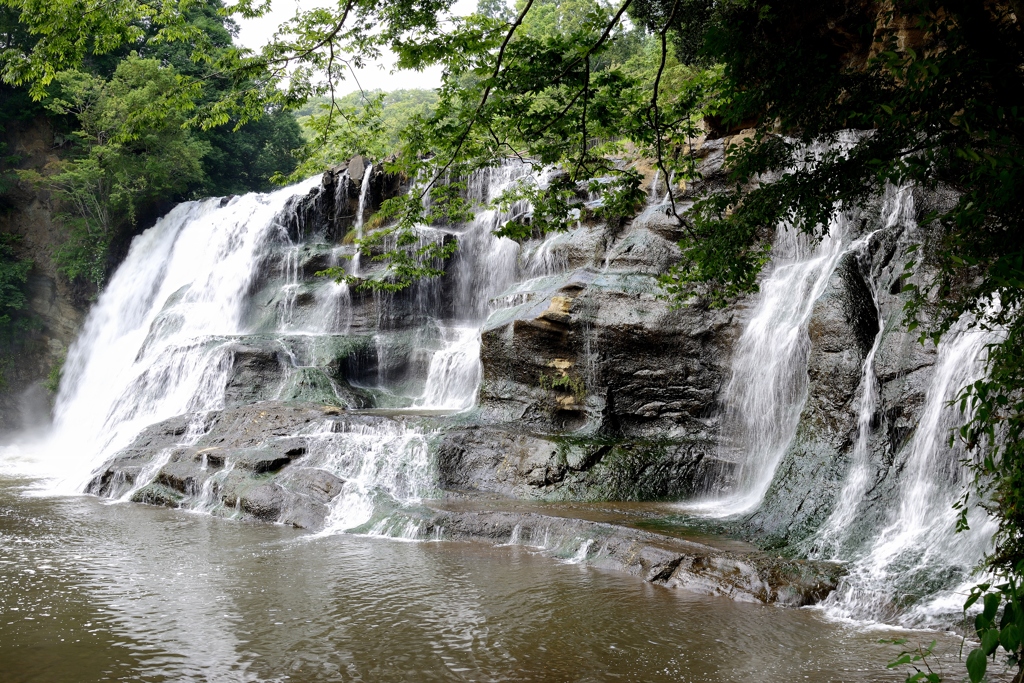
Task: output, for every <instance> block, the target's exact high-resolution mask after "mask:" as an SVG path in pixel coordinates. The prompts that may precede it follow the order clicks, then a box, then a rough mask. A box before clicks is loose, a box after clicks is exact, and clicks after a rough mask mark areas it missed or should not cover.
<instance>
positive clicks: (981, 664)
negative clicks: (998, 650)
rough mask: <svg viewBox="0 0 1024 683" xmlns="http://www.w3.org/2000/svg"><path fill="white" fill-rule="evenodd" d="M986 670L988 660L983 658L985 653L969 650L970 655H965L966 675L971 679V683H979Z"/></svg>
mask: <svg viewBox="0 0 1024 683" xmlns="http://www.w3.org/2000/svg"><path fill="white" fill-rule="evenodd" d="M986 668H988V660H987V659H986V658H985V653H984V652H982V651H981V649H980V648H976V649H974V650H971V653H970V654H969V655H967V675H968V676H969V677H970V679H971V683H979V681H981V679H982V678H984V676H985V669H986Z"/></svg>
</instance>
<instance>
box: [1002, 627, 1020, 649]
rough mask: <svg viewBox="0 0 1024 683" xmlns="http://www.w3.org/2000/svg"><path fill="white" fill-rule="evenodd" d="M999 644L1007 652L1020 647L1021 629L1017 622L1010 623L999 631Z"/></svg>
mask: <svg viewBox="0 0 1024 683" xmlns="http://www.w3.org/2000/svg"><path fill="white" fill-rule="evenodd" d="M999 644H1000V645H1002V646H1003V649H1004V650H1006V651H1007V652H1016V651H1017V648H1018V647H1020V630H1019V629H1018V628H1017V625H1016V624H1010V625H1009V626H1007V627H1006V628H1004V629H1003V630H1002V631H1000V633H999Z"/></svg>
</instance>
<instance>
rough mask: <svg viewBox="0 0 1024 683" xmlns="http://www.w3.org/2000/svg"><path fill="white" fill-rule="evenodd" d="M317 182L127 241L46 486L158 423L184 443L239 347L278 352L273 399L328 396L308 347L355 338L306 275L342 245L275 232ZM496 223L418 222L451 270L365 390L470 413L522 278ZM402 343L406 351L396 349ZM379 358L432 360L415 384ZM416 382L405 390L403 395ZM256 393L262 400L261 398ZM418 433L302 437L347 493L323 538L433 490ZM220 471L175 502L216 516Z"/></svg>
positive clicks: (494, 177)
mask: <svg viewBox="0 0 1024 683" xmlns="http://www.w3.org/2000/svg"><path fill="white" fill-rule="evenodd" d="M371 173H372V169H367V171H366V172H365V173H364V176H363V181H362V183H361V186H360V200H359V202H360V203H359V211H358V212H357V217H356V219H357V220H356V224H355V226H356V230H357V231H358V230H360V229H361V227H362V225H363V223H364V219H365V211H366V210H367V203H368V188H369V186H370V183H369V178H370V175H371ZM529 173H530V168H529V167H527V166H524V165H520V164H509V165H507V166H505V167H501V168H498V169H492V170H489V171H484V172H481V173H478V174H475V175H474V176H473V177H472V178H471V182H470V187H469V195H470V197H471V199H475V200H476V201H477V202H479V203H480V204H486V203H487V202H489V201H490V200H491V199H493V198H494V197H496V196H497V194H498V193H499V192H501V191H502V190H503V189H504V187H506V186H507V185H508V183H510V182H513V181H514V180H516V179H518V178H520V177H523V176H524V175H528V174H529ZM318 184H319V178H314V179H310V180H309V181H306V182H304V183H301V184H299V185H297V186H294V187H291V188H287V189H284V190H281V191H279V192H275V193H273V194H270V195H259V194H253V195H247V196H244V197H239V198H234V199H232V200H230V201H226V200H220V199H213V200H207V201H204V202H193V203H188V204H183V205H181V206H179V207H177V208H175V209H174V210H173V211H172V212H171V213H169V214H168V215H167V216H165V217H164V218H163V219H161V220H160V221H159V222H158V223H157V224H156V225H155V226H154V227H153V228H151V229H150V230H147V231H146V232H145V233H144V234H142V235H140V236H139V237H138V238H136V240H135V241H134V242H133V245H132V247H131V249H130V251H129V254H128V256H127V258H126V259H125V262H124V263H123V264H122V265H121V267H120V268H119V269H118V271H117V272H116V273H115V275H114V277H113V278H112V279H111V282H110V284H109V286H108V287H107V289H106V290H105V291H104V292H103V294H102V296H101V298H100V301H99V302H98V303H97V305H96V306H95V307H94V309H93V311H92V312H91V314H90V317H89V319H88V321H87V323H86V326H85V329H84V331H83V333H82V335H81V337H80V338H79V339H78V341H77V342H76V344H75V345H74V347H73V348H72V350H71V354H70V356H69V358H68V362H67V366H66V374H65V378H64V382H63V384H62V390H61V394H60V397H59V399H58V404H57V411H56V421H55V425H54V429H53V434H52V436H51V438H50V439H49V440H48V442H47V443H46V444H45V445H44V447H43V448H41V449H40V451H41V454H40V457H39V460H40V461H41V462H43V463H44V464H45V465H47V466H48V468H49V471H50V472H52V473H54V474H56V475H58V477H59V479H60V480H61V483H60V484H59V486H58V489H57V490H58V491H68V492H70V491H74V490H78V489H79V488H80V487H81V486H83V485H84V483H85V482H87V481H88V480H89V479H90V475H91V473H92V472H93V471H94V469H95V468H96V467H97V466H98V465H100V464H102V463H103V462H105V461H106V460H107V459H108V458H110V457H111V456H112V455H113V454H114V453H116V452H117V451H119V450H120V449H121V448H123V447H125V446H126V445H128V444H129V443H130V442H131V441H132V439H134V437H135V436H136V435H137V434H138V433H139V432H140V431H141V430H142V429H144V428H145V427H147V426H149V425H151V424H154V423H157V422H160V421H162V420H165V419H168V418H171V417H175V416H178V415H189V416H191V417H192V420H191V423H190V425H189V427H188V428H187V429H186V431H185V433H184V434H182V436H181V437H180V440H179V445H187V444H190V443H195V441H196V440H198V439H199V438H200V437H201V436H202V434H203V430H204V429H205V428H206V427H205V425H206V419H205V416H206V415H207V414H208V413H209V411H212V410H217V409H221V408H223V407H225V392H226V385H227V384H228V382H229V381H230V379H231V377H233V376H234V375H233V373H234V372H235V354H236V348H239V344H241V345H243V346H244V345H250V346H251V347H252V345H255V346H254V347H252V348H267V345H268V344H269V345H270V348H274V349H277V351H276V352H275V353H277V354H278V357H279V359H280V361H279V362H280V363H281V364H282V367H281V373H282V375H281V380H280V381H281V382H282V384H281V387H280V388H279V389H278V394H277V395H278V396H281V392H282V391H285V390H286V389H288V388H289V387H293V386H307V387H313V389H316V390H318V391H320V390H322V391H326V392H328V394H329V393H331V391H332V389H331V387H334V391H337V385H335V384H334V380H333V379H331V378H330V377H328V376H326V375H324V374H323V372H322V371H321V370H320V368H319V367H318V366H317V365H316V363H317V362H318V361H317V360H316V359H317V357H318V353H319V352H318V351H317V349H319V348H321V347H323V346H324V344H328V345H330V344H335V345H337V344H339V343H341V344H342V345H344V344H350V343H358V339H359V338H358V337H356V338H354V339H355V340H356V342H349V341H346V339H348V337H347V335H348V333H349V330H350V328H351V326H352V316H353V313H352V295H351V293H350V291H349V289H348V286H347V285H346V284H344V283H334V282H330V281H328V280H326V279H324V280H311V279H310V278H309V275H308V273H309V272H310V270H309V269H310V266H309V265H308V263H309V259H316V258H326V259H327V263H328V264H331V265H336V264H337V263H338V262H339V261H340V258H339V249H342V250H343V249H344V247H333V248H332V247H331V246H330V245H328V244H326V243H324V241H323V237H322V236H319V234H309V235H306V234H304V232H309V231H305V230H303V229H300V230H299V231H298V234H297V235H295V234H291V233H290V232H289V230H290V228H288V227H287V226H288V225H290V222H289V221H291V220H292V218H291V217H292V216H293V214H295V211H296V210H297V209H293V208H291V204H292V203H293V202H295V201H297V200H298V199H299V198H301V197H303V196H305V195H307V194H308V193H309V191H310V190H312V189H313V188H315V187H316V186H317V185H318ZM342 185H343V183H338V186H342ZM338 196H339V197H341V198H342V199H344V197H343V196H342V195H340V194H339V195H338ZM335 199H336V200H338V197H335ZM303 201H307V200H305V199H304V200H303ZM314 201H319V200H318V199H316V200H314ZM336 205H338V206H343V204H337V201H336ZM517 209H518V210H521V209H522V207H517ZM295 215H297V214H295ZM507 217H508V216H507V214H504V213H502V212H499V211H497V210H492V209H486V210H481V211H480V212H479V213H478V214H477V216H476V218H475V219H474V220H473V221H471V222H470V223H468V224H466V225H463V226H454V227H446V228H443V229H441V228H433V227H429V226H422V227H421V231H422V233H423V239H424V240H436V239H444V238H445V237H446V235H448V234H452V233H454V234H457V235H458V237H459V239H460V240H461V249H460V251H459V253H458V257H457V258H456V259H455V261H454V262H453V263H451V264H449V270H450V276H449V278H448V279H447V282H448V284H446V285H445V287H446V288H447V292H446V293H445V294H444V295H443V296H439V295H438V294H437V293H436V292H435V293H433V294H431V292H434V290H433V289H431V288H435V289H436V286H437V285H436V284H428V285H427V286H426V288H425V289H424V288H423V287H420V288H419V289H420V290H422V291H423V292H425V293H427V294H429V296H427V295H424V296H421V295H419V294H416V295H415V296H414V297H413V300H412V308H411V309H410V310H412V311H414V312H415V314H416V315H418V316H420V318H421V319H423V320H425V322H424V323H423V324H421V326H420V327H419V328H415V329H413V330H411V331H402V330H399V332H398V334H399V336H398V337H397V338H395V337H394V335H393V333H390V332H388V331H386V330H384V329H381V330H380V331H378V332H377V333H376V334H375V340H376V353H375V357H376V361H375V362H376V363H377V366H378V372H377V376H378V386H376V387H371V389H372V390H374V391H379V392H384V393H386V394H389V395H390V396H392V397H393V400H392V403H391V404H388V405H393V404H394V403H395V402H397V403H398V406H399V407H401V406H403V405H404V406H408V407H411V408H412V409H413V410H419V411H424V410H448V411H451V410H463V409H466V408H469V407H471V406H472V405H473V404H474V403H475V400H476V392H477V387H478V385H479V381H480V361H479V349H480V327H481V326H482V324H483V322H484V320H485V319H486V317H487V315H488V314H489V313H490V311H491V307H492V304H491V298H492V297H493V296H495V295H496V294H497V293H499V292H501V291H502V290H504V289H506V288H507V287H508V286H509V284H510V283H511V282H513V281H514V279H515V278H516V276H517V274H518V269H519V265H518V256H519V248H518V246H517V245H516V244H515V243H514V242H512V241H510V240H507V239H500V238H497V237H495V236H494V235H493V234H492V232H493V231H494V230H495V229H496V228H497V227H498V226H499V225H500V223H501V221H503V220H507ZM315 231H316V226H313V231H312V232H313V233H315ZM318 254H319V255H320V256H318ZM313 262H314V263H315V262H316V261H313ZM354 267H356V268H358V264H354ZM415 291H418V290H414V292H415ZM374 301H375V304H374V305H375V306H376V307H377V308H378V309H380V310H383V307H385V306H386V305H387V304H386V301H385V300H384V299H381V298H380V297H378V298H377V299H375V300H374ZM401 305H406V304H401ZM382 315H384V317H385V318H387V315H389V314H387V313H382ZM401 315H407V313H401ZM406 320H410V319H409V318H406ZM411 320H413V321H415V320H416V318H412V319H411ZM403 324H406V325H408V324H409V323H408V322H405V323H403ZM409 334H411V338H412V348H410V347H409V345H408V344H409V342H408V341H403V339H407V338H408V335H409ZM402 335H405V336H404V337H403V336H402ZM260 345H262V346H260ZM335 347H336V346H335ZM335 347H330V346H328V347H326V348H335ZM391 358H394V362H395V363H398V366H397V367H408V368H409V369H407V370H404V371H403V372H406V373H414V372H415V371H416V370H415V368H416V366H415V365H411V366H410V365H409V362H410V360H411V361H413V362H414V363H415V362H421V363H422V362H423V361H417V360H416V359H417V358H426V359H428V361H427V362H426V364H425V365H423V366H421V367H422V370H421V372H422V373H423V374H422V376H421V377H420V379H419V380H415V376H413V378H412V379H411V380H410V379H409V378H405V377H399V378H398V379H397V380H395V379H393V378H392V377H391V376H390V375H389V374H388V372H387V369H388V367H389V363H390V362H391V361H390V360H389V359H391ZM403 358H404V359H405V360H403ZM403 364H404V365H403ZM396 381H397V384H396V383H395V382H396ZM417 381H418V384H417ZM417 386H418V387H419V391H418V392H417V393H414V394H411V395H410V394H408V393H407V392H408V391H409V390H410V389H409V387H411V388H412V390H413V391H416V387H417ZM317 387H319V389H317ZM288 391H291V390H290V389H288ZM403 392H406V393H403ZM292 395H294V394H293V393H287V396H292ZM303 395H305V394H303ZM314 395H316V394H314ZM267 397H268V398H274V394H273V392H272V391H271V393H270V395H269V396H267ZM307 400H308V399H307ZM312 400H317V399H316V398H313V399H312ZM427 436H428V435H426V434H424V433H422V432H421V431H420V430H419V428H416V427H413V426H409V425H406V424H404V423H400V422H395V423H391V422H387V421H384V422H382V423H381V424H380V425H378V426H377V427H373V428H370V427H366V426H365V425H364V426H362V427H359V426H356V427H354V428H353V429H351V430H349V431H348V432H346V433H344V434H326V433H325V434H312V435H305V437H304V438H306V439H307V440H308V441H310V443H313V444H314V448H313V451H315V452H316V454H315V455H311V456H310V457H309V458H308V460H309V462H311V463H313V462H314V461H316V462H317V463H318V464H316V465H314V466H321V467H324V468H325V469H327V470H328V471H331V472H332V473H334V474H336V475H338V476H339V477H341V478H343V479H344V480H345V482H346V483H345V492H344V495H342V496H339V498H338V500H339V501H343V502H341V503H339V506H338V508H337V509H335V510H334V511H333V513H332V516H331V520H330V523H329V528H331V529H333V530H339V529H344V528H351V527H353V526H359V525H360V524H363V523H365V522H366V521H367V520H368V519H369V518H370V515H371V514H372V513H373V510H375V509H377V507H378V504H379V503H380V502H381V501H382V500H384V499H387V500H390V501H391V504H394V503H395V501H402V500H405V499H415V498H417V497H419V496H422V495H424V494H425V493H426V492H427V491H428V490H429V489H430V488H431V486H432V485H433V475H432V473H431V470H430V467H429V462H428V459H427V449H426V438H427ZM173 450H174V449H173V448H169V449H165V451H163V452H162V453H158V454H156V456H155V457H154V459H153V460H152V461H151V462H150V463H149V464H148V466H147V467H146V468H144V469H143V471H141V472H140V473H139V474H138V476H137V477H135V479H134V482H133V483H131V484H130V485H129V484H128V483H127V482H121V483H120V484H118V486H117V488H116V492H115V493H114V494H113V495H117V496H118V497H123V498H127V497H130V496H131V495H132V494H133V493H134V492H135V491H137V490H140V489H141V488H142V487H144V486H146V485H147V483H149V481H150V480H152V479H153V478H154V477H155V476H156V475H157V473H158V472H159V470H160V469H161V467H162V466H163V465H165V464H166V463H167V462H168V459H169V458H170V457H171V454H172V451H173ZM231 468H232V463H230V462H229V463H226V466H225V467H224V469H223V470H220V471H219V472H218V473H217V474H216V475H215V476H213V477H212V478H211V479H210V480H209V481H208V482H207V483H208V484H209V486H208V487H207V488H208V489H209V490H204V491H198V492H196V494H195V495H193V496H190V498H189V499H188V502H187V503H186V504H187V505H188V506H190V507H194V508H196V509H213V508H215V507H216V506H217V505H218V503H217V502H216V495H215V492H214V487H215V485H217V483H218V482H219V481H220V480H222V479H224V478H225V477H227V476H228V474H229V473H230V472H231ZM382 496H383V498H382Z"/></svg>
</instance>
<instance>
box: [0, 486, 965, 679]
mask: <svg viewBox="0 0 1024 683" xmlns="http://www.w3.org/2000/svg"><path fill="white" fill-rule="evenodd" d="M25 485H26V482H24V481H14V480H10V479H3V480H0V681H3V682H5V683H21V682H25V683H28V682H33V683H35V682H39V683H44V682H45V683H63V682H75V683H79V682H87V681H209V682H217V683H219V682H222V681H227V682H233V681H267V682H271V681H296V682H305V681H311V682H312V681H580V682H583V681H694V682H696V681H759V682H766V681H778V682H780V683H781V682H784V681H785V682H789V681H808V682H812V683H813V682H824V681H842V682H844V683H845V682H858V681H902V680H904V678H905V675H906V674H905V672H894V671H888V670H887V669H886V667H885V664H886V662H888V661H890V660H891V659H892V658H893V657H894V656H895V655H896V654H897V653H898V651H899V648H897V647H895V646H892V645H885V644H880V643H879V642H878V641H879V640H880V639H881V638H893V637H897V636H900V635H904V636H905V637H908V638H910V639H911V642H912V643H915V642H927V641H930V640H931V639H932V638H938V640H939V641H940V642H939V649H941V650H942V651H943V652H944V653H945V661H939V665H940V666H945V668H946V669H948V670H950V671H953V670H955V668H956V667H955V664H956V662H955V661H953V660H952V657H953V656H954V654H955V650H956V648H957V647H958V646H959V640H957V639H955V638H952V637H950V636H948V635H943V634H934V633H923V632H913V633H909V634H901V633H900V632H896V631H892V630H888V629H886V630H879V629H876V628H867V627H864V626H855V625H850V624H841V623H835V622H831V621H829V620H827V619H826V618H825V617H824V616H823V615H822V614H821V612H820V611H817V610H813V609H802V610H797V609H784V608H777V607H765V606H762V605H755V604H745V603H739V602H734V601H732V600H729V599H725V598H715V597H708V596H702V595H695V594H691V593H687V592H684V591H679V590H672V589H666V588H663V587H660V586H654V585H650V584H646V583H644V582H642V581H640V580H639V579H635V578H633V577H630V576H627V575H624V574H620V573H616V572H609V571H604V570H598V569H594V568H590V567H586V566H580V565H571V564H566V563H564V562H560V561H558V560H556V559H553V558H551V557H548V556H545V555H544V554H543V553H541V552H539V551H536V550H535V549H530V548H526V547H521V546H520V547H500V546H498V547H496V546H492V545H488V544H484V543H458V542H400V541H396V540H391V539H383V538H370V537H364V536H354V535H334V536H313V535H310V534H306V533H303V532H300V531H296V530H294V529H291V528H286V527H282V526H272V525H255V524H248V523H242V522H238V521H232V520H226V519H217V518H212V517H208V516H204V515H198V514H191V513H186V512H180V511H174V510H166V509H162V508H155V507H148V506H143V505H135V504H125V503H109V502H106V501H102V500H99V499H96V498H92V497H84V496H83V497H62V498H55V497H35V496H32V495H26V492H25ZM961 671H962V669H961Z"/></svg>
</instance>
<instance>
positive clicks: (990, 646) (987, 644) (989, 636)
mask: <svg viewBox="0 0 1024 683" xmlns="http://www.w3.org/2000/svg"><path fill="white" fill-rule="evenodd" d="M997 647H999V631H997V630H996V629H994V628H990V629H989V630H987V631H985V635H983V636H982V637H981V649H982V650H983V651H984V652H985V655H986V656H987V655H990V654H992V653H993V652H995V651H996V648H997Z"/></svg>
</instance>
